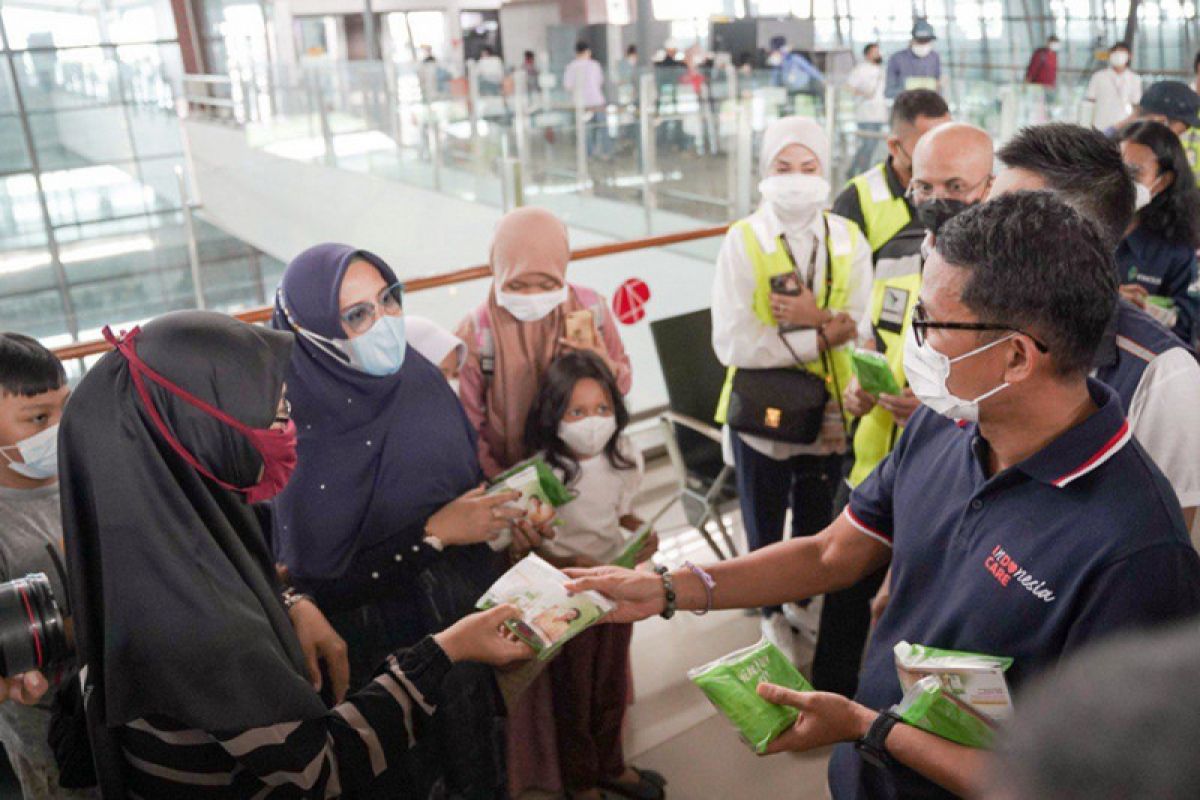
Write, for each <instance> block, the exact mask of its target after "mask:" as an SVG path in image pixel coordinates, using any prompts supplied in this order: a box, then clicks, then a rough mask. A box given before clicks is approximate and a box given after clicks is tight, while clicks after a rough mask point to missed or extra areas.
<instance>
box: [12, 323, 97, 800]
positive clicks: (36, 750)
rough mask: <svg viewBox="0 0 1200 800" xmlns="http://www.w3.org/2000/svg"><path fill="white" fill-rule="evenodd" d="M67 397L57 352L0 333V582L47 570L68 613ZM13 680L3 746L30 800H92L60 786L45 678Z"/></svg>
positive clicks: (86, 794)
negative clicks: (62, 495)
mask: <svg viewBox="0 0 1200 800" xmlns="http://www.w3.org/2000/svg"><path fill="white" fill-rule="evenodd" d="M69 393H70V390H69V389H68V388H67V376H66V372H65V371H64V370H63V366H62V363H61V362H59V360H58V359H57V358H55V356H54V354H53V353H51V352H50V351H49V350H47V349H46V348H45V347H43V346H42V345H40V344H39V343H38V342H37V341H36V340H35V339H31V338H29V337H28V336H22V335H21V334H18V333H0V582H4V581H10V580H13V579H14V578H21V577H24V576H25V575H28V574H29V573H31V572H44V573H45V574H46V576H47V577H48V578H49V579H50V583H51V585H52V586H53V589H54V597H55V599H56V600H57V601H58V603H59V606H60V608H62V609H63V612H64V613H66V610H67V609H66V600H67V594H66V587H64V586H63V585H62V575H61V574H60V573H59V570H58V567H57V566H56V564H55V562H54V557H55V555H61V548H62V523H61V520H60V516H59V514H60V512H59V506H58V437H57V434H58V421H59V419H60V418H61V417H62V411H63V406H64V405H66V402H67V395H68V394H69ZM52 550H53V551H57V552H56V553H55V555H52ZM13 677H14V676H10V680H9V681H5V682H3V685H0V701H3V700H5V699H9V700H15V701H16V702H5V703H3V704H0V742H3V743H4V749H5V750H6V751H7V752H8V758H9V760H10V761H11V762H12V765H13V769H14V770H15V771H16V773H17V777H18V778H19V779H20V781H21V789H22V792H23V794H24V796H25V800H34V799H36V800H43V798H81V797H94V796H95V795H94V794H92V793H89V792H78V791H72V790H68V789H62V788H60V787H59V785H58V768H57V767H56V765H55V762H54V754H53V753H52V752H51V750H50V746H49V745H48V744H47V743H46V734H47V732H48V730H49V727H50V698H49V697H44V698H42V697H41V695H42V694H43V693H44V692H45V691H46V688H47V683H46V680H45V678H43V677H42V676H41V675H39V674H38V673H28V674H27V675H25V676H16V678H15V679H12V678H13ZM39 698H41V699H40V700H39Z"/></svg>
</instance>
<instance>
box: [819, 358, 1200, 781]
mask: <svg viewBox="0 0 1200 800" xmlns="http://www.w3.org/2000/svg"><path fill="white" fill-rule="evenodd" d="M1088 390H1089V392H1090V393H1091V396H1092V399H1093V401H1094V402H1095V403H1096V405H1097V406H1098V410H1097V411H1096V412H1095V413H1094V414H1092V416H1090V417H1089V418H1088V419H1086V420H1084V421H1083V422H1081V423H1079V424H1078V425H1077V426H1075V427H1074V428H1072V429H1070V430H1069V431H1067V432H1066V433H1064V434H1063V435H1061V436H1060V437H1059V438H1058V439H1056V440H1054V441H1053V442H1052V443H1050V444H1049V445H1048V446H1047V447H1046V448H1044V449H1043V450H1041V451H1040V452H1038V453H1037V454H1035V455H1034V456H1032V457H1030V458H1029V459H1027V460H1025V461H1023V462H1021V463H1020V464H1017V465H1015V466H1013V467H1011V468H1009V469H1007V470H1005V471H1003V472H1001V473H998V474H996V475H993V476H992V477H990V478H989V477H988V475H987V473H986V465H987V458H988V443H987V441H986V440H985V439H983V438H982V437H981V436H980V434H979V430H978V427H977V426H976V425H959V424H956V423H955V422H953V421H952V420H949V419H947V418H945V417H942V416H940V415H938V414H936V413H934V412H932V411H930V410H929V409H928V408H921V409H920V410H918V411H917V413H916V414H915V415H914V416H913V418H912V420H911V422H910V423H909V425H908V428H907V430H906V431H905V433H904V436H902V437H901V438H900V440H899V442H898V443H897V445H896V448H895V450H894V451H893V452H892V453H891V454H890V455H889V456H888V457H887V458H886V459H884V461H883V462H882V463H881V464H880V466H879V467H878V468H877V469H876V470H875V472H874V473H872V474H871V476H870V477H869V478H867V480H866V481H864V482H863V483H862V484H861V485H860V486H859V487H858V488H857V489H855V491H854V493H853V495H852V496H851V498H850V506H849V508H848V509H847V510H846V512H845V513H846V515H847V518H848V519H849V520H850V521H851V522H852V523H853V524H854V526H855V527H856V528H858V529H859V530H860V531H861V532H862V533H863V534H864V535H866V536H871V537H874V538H876V539H878V540H880V541H882V542H884V543H886V544H888V545H890V546H891V547H892V597H891V602H890V604H889V605H888V607H887V610H886V611H885V612H884V614H883V617H882V618H881V619H880V621H879V625H878V627H877V629H876V631H875V633H874V635H873V636H872V638H871V645H870V647H869V648H868V651H867V654H866V658H865V660H864V663H863V668H862V674H861V677H860V679H859V690H858V695H857V697H856V699H857V700H858V701H859V702H860V703H862V704H863V705H866V706H867V707H869V708H872V709H880V710H882V709H885V708H889V707H890V706H892V705H893V704H894V703H897V702H899V700H900V697H901V691H900V683H899V680H898V679H897V677H896V667H895V663H894V660H893V653H892V648H893V647H894V646H895V644H896V643H897V642H899V641H901V640H907V641H909V642H912V643H915V644H925V645H931V646H934V647H942V648H950V649H955V650H967V651H972V652H978V653H989V654H993V655H999V656H1010V657H1012V658H1013V659H1014V663H1013V666H1012V668H1011V669H1010V670H1009V672H1008V680H1009V686H1010V688H1011V689H1012V690H1013V691H1014V692H1015V691H1017V690H1019V689H1020V687H1021V685H1022V684H1023V683H1025V681H1026V680H1028V678H1029V677H1030V676H1031V675H1033V674H1035V673H1037V672H1038V671H1039V670H1041V669H1044V668H1046V667H1050V666H1053V665H1054V664H1055V663H1057V662H1058V660H1059V659H1060V658H1061V657H1062V656H1064V655H1066V654H1069V653H1071V652H1072V651H1074V650H1076V649H1078V648H1079V647H1080V646H1081V645H1083V644H1085V643H1088V642H1090V641H1092V640H1093V639H1096V638H1098V637H1101V636H1106V635H1108V634H1110V633H1113V632H1115V631H1118V630H1121V629H1123V628H1130V627H1133V628H1137V627H1147V626H1150V625H1152V624H1158V623H1162V622H1165V621H1168V620H1173V619H1178V618H1181V617H1186V616H1190V615H1193V614H1197V613H1200V556H1197V554H1196V551H1195V550H1194V549H1193V548H1192V545H1191V543H1190V541H1189V539H1188V532H1187V529H1186V527H1185V525H1184V522H1183V514H1182V512H1181V511H1180V508H1179V503H1178V501H1177V500H1176V499H1175V494H1174V492H1173V491H1172V490H1171V487H1170V485H1169V484H1168V483H1167V481H1166V479H1165V478H1164V477H1163V476H1162V473H1160V472H1159V471H1158V469H1157V467H1155V466H1154V464H1153V462H1152V461H1151V460H1150V458H1149V457H1148V456H1147V455H1146V453H1145V451H1144V450H1142V448H1141V446H1140V445H1139V444H1138V443H1137V442H1136V441H1135V440H1134V439H1133V438H1132V436H1131V435H1130V431H1129V423H1128V422H1127V421H1126V419H1125V416H1124V414H1123V413H1122V411H1121V405H1120V402H1119V400H1118V399H1117V396H1116V395H1115V394H1114V393H1113V391H1112V390H1111V389H1109V388H1108V387H1106V386H1104V385H1103V384H1101V383H1099V382H1097V381H1094V380H1089V381H1088ZM1017 713H1018V714H1020V698H1018V699H1017ZM829 782H830V787H831V788H832V791H833V797H834V798H836V800H846V798H861V799H862V800H886V799H887V798H927V797H929V798H933V797H936V798H941V797H951V796H952V795H950V794H948V793H947V792H945V791H944V790H942V789H941V788H939V787H938V786H936V785H935V784H933V783H932V782H930V781H927V780H925V779H924V778H922V777H920V776H919V775H917V774H916V773H915V772H912V771H911V770H908V769H906V768H903V767H900V768H897V769H894V770H888V771H885V770H881V769H878V768H876V767H873V766H871V765H869V764H867V763H866V762H864V761H862V760H861V759H860V758H859V756H858V754H857V752H855V750H854V747H853V745H850V744H845V745H840V746H839V747H838V748H837V750H836V751H835V753H834V757H833V759H832V761H831V762H830V766H829Z"/></svg>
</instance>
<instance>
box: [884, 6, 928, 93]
mask: <svg viewBox="0 0 1200 800" xmlns="http://www.w3.org/2000/svg"><path fill="white" fill-rule="evenodd" d="M936 39H937V35H936V34H935V33H934V31H933V26H932V25H930V24H929V23H928V22H927V21H926V20H923V19H918V20H917V21H916V22H915V23H913V29H912V42H911V43H910V44H909V46H908V47H906V48H905V49H903V50H901V51H899V52H897V53H892V57H891V58H889V59H888V63H887V86H886V87H885V88H884V91H883V93H884V95H885V96H886V97H889V98H892V97H895V96H896V95H898V94H900V93H901V92H906V91H908V90H910V89H929V90H930V91H935V92H936V91H937V90H938V89H939V88H941V82H942V58H941V56H939V55H938V53H937V51H935V50H934V49H933V43H934V41H935V40H936Z"/></svg>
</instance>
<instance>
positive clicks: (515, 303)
mask: <svg viewBox="0 0 1200 800" xmlns="http://www.w3.org/2000/svg"><path fill="white" fill-rule="evenodd" d="M565 302H567V286H566V284H563V285H562V286H561V287H559V288H558V289H555V290H554V291H552V292H541V293H539V294H518V293H517V292H502V291H500V290H499V289H497V290H496V304H497V305H499V306H500V307H501V308H503V309H504V310H505V311H507V312H508V313H510V314H512V315H513V316H514V317H516V318H517V319H518V320H520V321H521V322H537V321H538V320H539V319H542V318H543V317H545V316H546V315H548V314H549V313H550V312H551V311H553V310H554V309H556V308H558V307H559V306H561V305H562V304H563V303H565Z"/></svg>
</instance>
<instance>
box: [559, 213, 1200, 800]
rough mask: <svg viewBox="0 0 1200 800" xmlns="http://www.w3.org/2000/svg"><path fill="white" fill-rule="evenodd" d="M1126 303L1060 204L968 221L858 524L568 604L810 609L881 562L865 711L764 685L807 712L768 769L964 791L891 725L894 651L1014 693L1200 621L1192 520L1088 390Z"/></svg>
mask: <svg viewBox="0 0 1200 800" xmlns="http://www.w3.org/2000/svg"><path fill="white" fill-rule="evenodd" d="M1116 290H1117V287H1116V281H1115V280H1114V279H1113V260H1112V249H1111V246H1110V245H1109V243H1108V242H1107V241H1106V240H1105V239H1104V238H1103V237H1102V236H1101V235H1100V233H1099V232H1098V229H1097V228H1096V226H1095V225H1093V224H1091V223H1090V222H1088V221H1087V220H1085V219H1083V217H1081V216H1080V215H1079V214H1078V213H1076V212H1075V211H1074V210H1072V209H1071V208H1069V207H1068V206H1066V205H1065V204H1063V203H1062V202H1061V201H1059V200H1058V199H1056V198H1055V197H1054V196H1053V195H1052V194H1050V193H1048V192H1019V193H1017V194H1014V195H1011V196H1007V197H1001V198H998V199H996V200H991V201H989V202H986V203H981V204H979V205H978V206H975V207H974V208H971V209H968V210H967V211H964V212H963V213H962V214H960V215H958V216H957V217H955V218H954V219H953V220H951V221H950V222H949V223H947V224H946V226H945V227H944V228H942V229H941V231H939V233H938V237H937V244H936V246H935V249H934V251H933V253H932V254H931V255H930V258H929V261H928V262H927V263H926V265H925V279H924V282H923V284H922V286H921V300H920V303H919V305H918V307H917V312H916V314H915V315H914V320H913V325H912V329H911V331H910V333H909V336H908V340H907V342H906V344H905V351H906V352H905V357H904V369H905V373H906V374H907V375H908V378H909V381H910V383H911V384H912V387H913V389H914V391H915V392H916V394H917V396H918V397H920V398H921V401H922V403H923V404H924V407H923V408H921V409H919V410H918V411H917V413H916V414H914V415H913V418H912V420H911V421H910V422H909V425H908V429H907V431H906V432H905V434H904V436H903V438H901V440H900V442H899V443H898V444H897V446H896V449H895V450H894V451H893V452H892V453H891V454H890V455H889V456H888V457H887V458H886V459H885V460H884V461H883V463H882V464H880V466H879V468H878V469H877V470H875V472H874V473H872V475H871V476H870V477H869V478H868V479H867V480H866V481H864V482H863V483H862V484H861V485H860V486H859V487H858V488H857V489H855V490H854V495H853V496H852V497H851V500H850V506H849V508H848V509H847V510H846V512H845V513H843V514H842V515H841V516H840V517H838V518H837V519H836V520H835V521H834V522H833V523H832V524H831V525H829V526H828V527H827V528H826V529H825V530H824V531H822V532H821V533H820V534H819V535H817V536H807V537H800V538H795V539H792V540H790V541H787V542H782V543H780V544H777V545H774V546H772V547H770V548H767V549H765V550H761V551H758V552H754V553H749V554H747V555H745V556H742V557H740V558H736V559H733V560H730V561H722V562H720V563H718V564H715V565H713V566H712V567H710V568H708V569H707V570H693V568H691V567H684V568H682V569H677V570H674V571H673V572H670V573H669V574H668V575H667V576H666V577H665V578H664V576H660V575H656V574H654V573H647V572H638V571H635V570H624V569H620V568H617V567H601V568H597V569H592V570H572V571H570V572H569V575H570V576H571V577H572V579H573V580H572V581H571V583H569V584H568V588H569V589H570V590H571V591H582V590H588V589H592V590H596V591H600V592H603V593H604V594H606V595H608V596H609V597H611V598H613V599H614V600H616V601H617V603H618V607H617V609H616V610H615V611H614V612H613V614H612V615H611V617H610V620H611V621H614V622H629V621H636V620H639V619H645V618H647V617H650V616H652V615H654V614H659V613H662V614H663V615H664V616H667V617H670V616H671V615H673V614H674V613H675V611H676V610H704V609H706V608H746V607H754V606H759V605H764V604H770V603H775V602H779V601H781V600H783V599H785V598H789V597H794V596H796V595H797V594H799V595H801V596H812V595H815V594H819V593H821V592H828V591H832V590H834V589H838V588H842V587H845V586H850V585H852V584H853V583H855V582H856V581H859V580H861V579H862V578H863V577H864V576H866V575H868V574H870V573H871V572H873V571H875V570H877V569H879V568H880V567H881V566H883V565H884V564H886V563H887V562H888V561H889V559H890V560H891V563H892V566H893V570H894V579H893V594H892V603H891V605H890V606H888V609H887V610H886V611H885V612H884V615H883V617H882V618H881V619H880V621H879V624H878V626H877V627H876V628H875V631H874V633H873V634H872V636H871V643H870V645H869V647H868V649H867V655H866V659H865V661H864V664H863V670H862V676H861V681H860V684H859V689H858V694H857V696H856V698H855V700H849V699H847V698H845V697H842V696H840V695H836V694H830V693H823V692H803V693H801V692H794V691H792V690H790V689H785V688H782V687H777V686H772V685H770V684H766V685H760V686H759V687H758V692H759V694H760V695H761V696H762V697H764V698H765V699H766V700H768V701H770V702H773V703H777V704H784V705H790V706H794V707H795V708H797V709H799V710H800V712H801V713H800V715H799V717H798V718H797V721H796V723H795V725H794V726H793V727H792V728H791V729H789V730H788V731H786V732H785V733H783V734H782V735H781V736H780V737H779V738H777V739H776V740H775V741H774V742H773V743H772V744H771V746H770V748H769V751H770V752H785V751H808V750H814V749H816V748H821V747H826V746H828V745H831V744H832V745H836V749H835V750H834V754H833V758H832V759H831V760H830V763H829V789H830V794H831V796H832V798H833V800H876V799H877V798H885V797H887V798H918V797H919V798H934V797H937V798H941V797H947V796H949V795H951V794H952V795H969V794H971V793H972V792H974V791H976V790H978V788H979V787H981V786H982V785H983V778H984V775H985V774H986V770H987V769H988V767H989V754H988V753H987V752H985V751H983V750H974V749H971V748H967V747H963V746H961V745H958V744H955V743H953V742H950V741H949V740H947V739H942V738H940V737H937V736H935V735H933V734H930V733H927V732H925V731H923V730H920V729H919V728H915V727H912V726H909V725H908V724H905V723H903V722H901V721H899V719H898V717H897V716H896V713H897V712H896V710H895V704H897V703H898V702H899V701H900V699H901V696H902V694H903V691H902V690H901V687H900V682H899V681H898V680H897V679H896V664H895V656H894V651H893V649H894V647H895V645H896V644H897V643H899V642H901V641H907V642H912V643H922V644H926V643H927V644H930V645H934V646H937V647H944V648H951V649H956V650H966V651H970V652H976V653H987V654H989V655H996V656H1008V657H1011V658H1012V659H1013V664H1012V666H1011V667H1010V668H1009V670H1008V671H1007V673H1006V678H1007V681H1008V684H1009V686H1010V687H1011V688H1012V689H1013V690H1014V691H1016V692H1018V693H1019V692H1020V690H1021V688H1022V687H1023V686H1024V685H1025V682H1026V681H1027V680H1029V679H1030V678H1032V677H1033V676H1035V675H1037V674H1038V673H1041V672H1044V671H1046V670H1053V669H1054V668H1055V667H1056V666H1057V665H1058V664H1059V662H1060V661H1061V660H1062V659H1063V658H1064V657H1066V656H1069V655H1071V654H1072V653H1074V652H1075V651H1077V650H1079V649H1080V648H1082V647H1083V646H1085V645H1087V644H1089V643H1090V642H1093V641H1096V640H1099V639H1103V638H1105V637H1108V636H1111V635H1112V634H1115V633H1118V632H1122V631H1129V630H1140V629H1147V628H1151V627H1153V626H1156V625H1159V624H1163V623H1167V622H1171V621H1174V620H1182V619H1187V618H1189V617H1193V616H1195V615H1196V614H1197V613H1200V555H1198V554H1197V553H1196V550H1195V549H1194V548H1193V547H1192V545H1191V543H1190V542H1189V541H1188V536H1187V529H1186V527H1185V526H1184V522H1183V516H1182V514H1181V513H1180V510H1179V502H1178V501H1177V500H1176V498H1175V495H1174V493H1173V492H1172V491H1171V487H1170V485H1169V484H1168V483H1167V481H1166V479H1165V478H1164V477H1163V475H1162V473H1161V472H1159V471H1158V469H1157V468H1156V467H1155V466H1154V463H1153V462H1152V461H1151V460H1150V458H1149V457H1148V456H1147V455H1146V452H1145V451H1144V450H1143V449H1142V447H1141V445H1139V444H1138V443H1137V442H1136V441H1135V440H1134V439H1133V438H1132V437H1131V436H1130V434H1129V424H1128V422H1127V420H1126V419H1125V416H1124V414H1123V413H1122V412H1121V404H1120V401H1119V400H1118V398H1117V397H1116V395H1115V394H1114V393H1113V392H1112V391H1111V390H1110V389H1108V388H1107V387H1106V386H1104V385H1103V384H1101V383H1099V382H1097V381H1095V380H1092V379H1090V378H1089V377H1088V371H1089V370H1090V369H1091V364H1092V359H1093V354H1094V353H1095V350H1096V347H1097V345H1099V343H1100V341H1101V338H1102V337H1103V335H1104V329H1105V327H1106V325H1107V324H1108V322H1109V320H1110V319H1111V317H1112V313H1113V301H1112V298H1113V296H1114V295H1115V294H1116ZM1010 567H1011V569H1010ZM668 585H669V586H670V587H672V589H671V594H670V595H668V594H667V592H666V591H665V587H666V586H668ZM1019 710H1020V706H1018V713H1019ZM1083 735H1086V734H1083Z"/></svg>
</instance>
